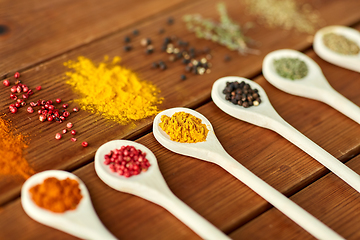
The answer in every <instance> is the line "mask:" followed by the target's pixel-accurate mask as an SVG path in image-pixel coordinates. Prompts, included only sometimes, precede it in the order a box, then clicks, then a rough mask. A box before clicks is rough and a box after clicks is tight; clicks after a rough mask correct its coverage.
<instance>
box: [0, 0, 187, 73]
mask: <svg viewBox="0 0 360 240" xmlns="http://www.w3.org/2000/svg"><path fill="white" fill-rule="evenodd" d="M184 2H186V1H181V0H175V1H164V0H153V1H117V0H111V1H94V0H81V1H71V0H65V1H60V0H55V1H45V2H43V1H37V0H32V1H16V2H13V1H8V0H6V1H1V3H0V19H1V21H0V24H1V25H4V26H6V28H7V31H6V32H5V33H4V34H1V35H0V41H1V44H0V56H1V61H0V79H1V78H2V77H3V76H4V75H5V74H13V73H14V72H15V71H19V70H22V69H24V68H28V67H30V66H33V65H35V64H38V63H39V62H43V61H46V60H48V59H50V58H52V57H54V56H57V55H59V54H61V53H63V52H66V51H69V50H71V49H74V48H76V47H78V46H81V45H84V44H87V43H90V42H92V41H94V40H96V39H99V38H101V37H104V36H106V35H108V34H111V33H114V32H116V31H118V30H119V29H122V28H124V27H128V26H130V25H132V24H134V23H136V22H139V21H142V20H143V19H146V18H148V17H150V16H152V15H154V14H157V13H159V12H162V11H164V10H167V9H171V8H173V7H175V6H178V5H179V4H180V3H184ZM131 32H132V29H127V33H128V34H131ZM121 42H122V41H121Z"/></svg>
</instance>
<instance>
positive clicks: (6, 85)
mask: <svg viewBox="0 0 360 240" xmlns="http://www.w3.org/2000/svg"><path fill="white" fill-rule="evenodd" d="M3 84H4V86H5V87H8V86H10V81H9V79H5V80H4V81H3Z"/></svg>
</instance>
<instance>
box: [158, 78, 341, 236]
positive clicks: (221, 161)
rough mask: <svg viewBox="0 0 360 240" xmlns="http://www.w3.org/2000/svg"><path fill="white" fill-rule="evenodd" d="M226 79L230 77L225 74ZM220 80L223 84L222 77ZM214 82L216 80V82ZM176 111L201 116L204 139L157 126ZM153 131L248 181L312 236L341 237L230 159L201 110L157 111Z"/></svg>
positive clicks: (174, 146)
mask: <svg viewBox="0 0 360 240" xmlns="http://www.w3.org/2000/svg"><path fill="white" fill-rule="evenodd" d="M235 79H238V78H235ZM225 80H226V79H225ZM228 80H231V79H230V78H228ZM223 83H224V84H225V81H224V82H223ZM215 85H217V84H216V83H215ZM221 85H222V84H221ZM215 91H216V90H215ZM221 91H222V89H221ZM221 91H220V93H221ZM216 94H217V93H216ZM260 95H261V93H260ZM261 97H262V96H261ZM230 104H232V103H230ZM233 111H234V110H233ZM176 112H186V113H190V114H191V115H193V116H195V117H197V118H200V119H201V120H202V123H204V124H206V126H207V128H208V130H209V133H208V136H207V138H206V141H205V142H198V143H179V142H175V141H172V140H170V137H169V136H168V135H167V134H166V133H165V132H164V131H163V130H162V129H161V128H160V126H159V123H160V122H161V116H162V115H167V116H169V117H171V116H172V115H173V114H174V113H176ZM235 112H236V110H235ZM153 134H154V136H155V138H156V140H157V141H158V142H159V143H160V144H161V145H163V146H164V147H165V148H167V149H169V150H171V151H173V152H176V153H178V154H182V155H186V156H190V157H194V158H198V159H202V160H205V161H208V162H212V163H215V164H217V165H219V166H220V167H222V168H223V169H225V170H226V171H228V172H229V173H230V174H232V175H233V176H234V177H236V178H237V179H239V180H240V181H241V182H243V183H244V184H245V185H247V186H248V187H249V188H251V189H252V190H254V191H255V192H256V193H257V194H259V195H260V196H261V197H263V198H264V199H265V200H267V201H268V202H269V203H270V204H272V205H273V206H274V207H276V208H277V209H279V210H280V211H281V212H282V213H284V214H285V215H286V216H288V217H289V218H290V219H292V220H293V221H294V222H296V223H297V224H298V225H300V226H301V227H302V228H304V229H305V230H306V231H308V232H309V233H310V234H312V235H313V236H314V237H316V238H318V239H343V238H342V237H341V236H340V235H338V234H337V233H336V232H334V231H333V230H331V229H330V228H328V227H327V226H326V225H324V224H323V223H322V222H320V221H319V220H318V219H316V218H315V217H313V216H312V215H310V214H309V213H308V212H306V211H305V210H304V209H302V208H301V207H299V206H298V205H296V204H295V203H294V202H292V201H291V200H290V199H288V198H287V197H285V196H284V195H282V194H281V193H280V192H278V191H277V190H276V189H274V188H273V187H271V186H270V185H268V184H267V183H266V182H264V181H263V180H261V179H260V178H259V177H257V176H256V175H255V174H253V173H252V172H251V171H249V170H248V169H247V168H245V167H244V166H242V165H241V164H240V163H239V162H238V161H236V160H235V159H233V158H232V157H231V156H230V155H229V154H228V153H227V152H226V151H225V150H224V148H223V147H222V146H221V143H220V142H219V140H218V139H217V138H216V136H215V133H214V129H213V128H212V126H211V123H210V122H209V121H208V120H207V119H206V118H205V117H204V116H203V115H201V114H200V113H198V112H196V111H194V110H191V109H188V108H171V109H167V110H165V111H163V112H161V113H159V114H158V115H157V116H156V117H155V119H154V123H153ZM204 181H205V179H204ZM265 234H266V233H265Z"/></svg>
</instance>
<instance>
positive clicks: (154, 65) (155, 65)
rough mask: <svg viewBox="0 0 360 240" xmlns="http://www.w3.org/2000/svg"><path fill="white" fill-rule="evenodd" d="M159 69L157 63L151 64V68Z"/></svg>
mask: <svg viewBox="0 0 360 240" xmlns="http://www.w3.org/2000/svg"><path fill="white" fill-rule="evenodd" d="M158 67H159V64H158V63H157V62H153V63H152V64H151V68H158Z"/></svg>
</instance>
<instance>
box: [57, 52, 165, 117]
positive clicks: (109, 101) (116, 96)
mask: <svg viewBox="0 0 360 240" xmlns="http://www.w3.org/2000/svg"><path fill="white" fill-rule="evenodd" d="M120 61H121V59H120V57H114V58H113V60H112V62H108V61H107V57H105V60H104V62H101V63H100V64H98V65H96V64H95V63H93V62H92V61H91V60H90V59H88V58H85V57H82V56H81V57H78V60H77V61H68V62H65V63H64V65H65V66H66V67H68V68H69V69H72V70H73V71H69V72H66V76H67V77H68V79H67V81H66V83H67V84H69V85H71V86H72V88H73V90H74V91H75V92H76V93H78V94H79V95H80V98H79V99H76V100H75V102H77V103H79V105H80V107H81V109H83V110H86V111H89V112H91V113H96V114H100V115H102V116H103V117H104V118H106V119H111V120H114V121H116V122H118V123H120V124H127V123H129V122H131V121H136V120H140V119H144V118H147V117H149V116H152V115H155V114H157V113H159V112H160V111H159V109H158V107H157V105H159V104H161V103H162V98H159V97H158V95H159V93H160V91H159V89H157V88H156V87H155V86H154V85H153V84H151V83H150V82H147V81H143V80H141V79H140V78H139V77H138V75H137V74H135V73H134V72H132V71H131V70H129V69H127V68H125V67H123V66H120V65H118V63H119V62H120Z"/></svg>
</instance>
